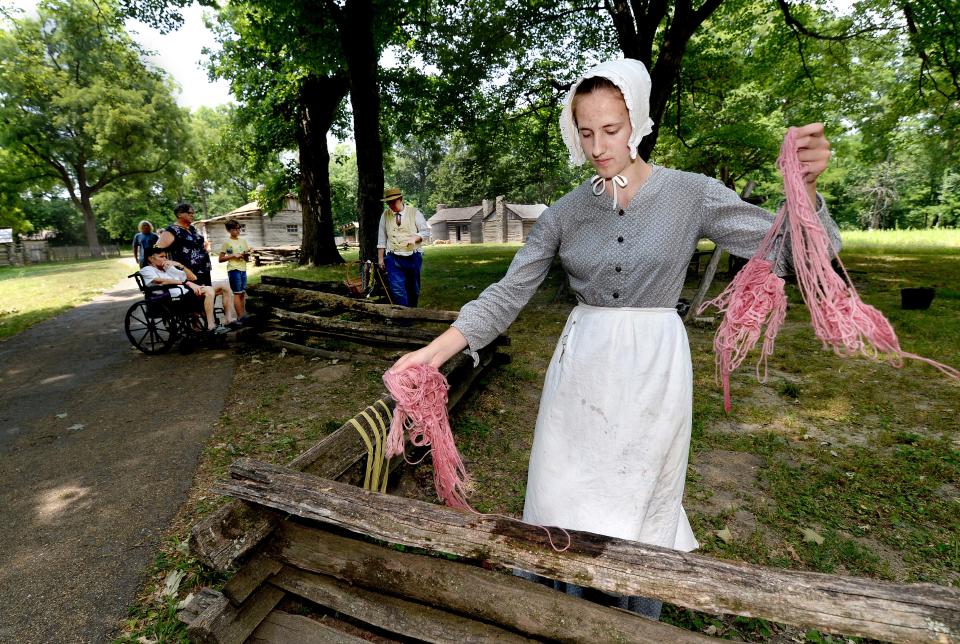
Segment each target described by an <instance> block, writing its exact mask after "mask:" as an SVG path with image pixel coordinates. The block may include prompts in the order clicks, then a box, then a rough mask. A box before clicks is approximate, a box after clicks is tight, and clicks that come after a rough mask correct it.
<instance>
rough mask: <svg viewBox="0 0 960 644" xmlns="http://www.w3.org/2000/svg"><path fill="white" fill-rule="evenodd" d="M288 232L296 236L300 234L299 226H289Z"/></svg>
mask: <svg viewBox="0 0 960 644" xmlns="http://www.w3.org/2000/svg"><path fill="white" fill-rule="evenodd" d="M287 232H288V233H292V234H294V235H296V234H297V233H298V232H300V226H299V224H287Z"/></svg>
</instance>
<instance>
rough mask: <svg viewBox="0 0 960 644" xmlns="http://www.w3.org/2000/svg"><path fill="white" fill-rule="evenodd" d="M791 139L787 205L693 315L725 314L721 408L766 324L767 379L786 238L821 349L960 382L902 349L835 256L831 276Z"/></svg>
mask: <svg viewBox="0 0 960 644" xmlns="http://www.w3.org/2000/svg"><path fill="white" fill-rule="evenodd" d="M796 138H797V137H796V132H795V130H794V129H793V128H790V129H789V130H788V131H787V135H786V137H785V138H784V141H783V145H782V146H781V148H780V157H779V158H778V159H777V167H779V168H780V171H781V173H782V174H783V185H784V192H785V193H786V201H785V202H784V204H783V206H782V207H781V208H780V211H779V212H778V213H777V217H776V219H775V220H774V222H773V225H772V226H771V228H770V231H769V232H768V233H767V235H766V237H765V238H764V240H763V242H762V243H761V244H760V247H759V248H758V249H757V252H756V253H755V254H754V256H753V258H752V259H750V261H749V262H747V265H746V266H745V267H744V268H743V269H741V271H740V272H739V273H738V274H737V276H736V277H735V278H734V280H733V281H732V282H731V283H730V285H729V286H727V288H726V289H724V291H723V292H722V293H721V294H720V295H719V296H718V297H716V298H715V299H713V300H711V301H709V302H705V303H704V304H703V305H702V306H701V307H700V309H699V311H698V312H702V311H703V310H704V309H706V308H707V307H708V306H714V307H716V308H717V309H718V310H719V311H720V312H722V313H724V318H723V322H722V323H721V324H720V327H719V328H718V329H717V334H716V336H715V337H714V342H713V346H714V351H715V353H716V365H717V374H718V376H719V377H720V379H721V381H722V383H723V406H724V409H725V410H726V411H727V412H728V413H729V411H730V374H731V373H732V372H733V371H734V370H735V369H736V368H737V367H739V366H740V364H741V363H742V362H743V360H744V358H746V354H747V353H748V352H749V351H750V350H751V349H752V348H753V347H754V346H755V345H756V343H757V341H758V340H759V337H760V332H761V329H762V327H763V325H764V324H766V325H767V328H766V332H765V333H764V342H763V349H762V350H761V353H760V360H759V362H758V363H757V377H758V379H759V380H760V381H761V382H763V381H764V380H765V379H766V362H767V358H768V357H769V356H770V355H771V354H772V353H773V347H774V340H775V338H776V335H777V332H778V331H779V330H780V327H781V326H782V324H783V321H784V318H785V316H786V296H785V295H784V290H783V280H782V279H780V278H779V277H777V276H776V275H774V274H773V272H772V269H773V262H772V261H771V260H770V259H769V258H770V257H771V255H772V254H773V253H774V250H775V249H774V247H775V246H777V243H776V239H777V238H778V236H779V235H780V234H781V232H786V233H787V235H788V237H789V240H790V244H791V251H792V258H793V266H794V270H795V271H796V275H797V284H798V285H799V288H800V293H801V295H802V296H803V299H804V302H806V305H807V308H808V309H809V310H810V321H811V323H812V324H813V330H814V333H815V334H816V336H817V338H819V339H820V341H821V342H822V343H823V346H824V348H826V347H831V348H832V349H833V351H834V352H835V353H836V354H837V355H839V356H841V357H849V356H853V355H857V354H861V355H864V356H867V357H869V358H873V359H875V360H880V361H886V362H889V363H890V364H891V365H892V366H894V367H901V366H903V359H904V358H912V359H915V360H920V361H922V362H926V363H927V364H930V365H932V366H934V367H936V368H937V369H939V370H940V371H942V372H943V373H944V374H946V375H947V376H949V377H952V378H956V379H958V380H960V371H957V370H956V369H954V368H953V367H950V366H947V365H944V364H941V363H939V362H936V361H935V360H930V359H928V358H923V357H921V356H918V355H915V354H912V353H906V352H904V351H903V350H901V349H900V343H899V341H898V340H897V335H896V333H895V332H894V330H893V327H892V326H891V325H890V322H889V321H888V320H887V319H886V318H885V317H884V316H883V314H882V313H881V312H880V311H878V310H877V309H876V308H874V307H872V306H870V305H869V304H866V303H864V302H863V300H861V299H860V296H859V294H858V293H857V290H856V289H855V288H854V287H853V282H852V281H851V280H850V277H849V275H847V272H846V269H845V268H843V263H842V262H840V258H839V257H838V258H837V261H838V262H840V267H841V268H842V269H843V273H844V276H845V277H846V281H844V279H843V278H841V277H840V275H838V274H837V272H836V271H835V270H833V267H832V266H831V264H830V260H831V247H830V239H829V237H828V236H827V232H826V230H824V227H823V224H822V223H821V222H820V219H819V217H817V214H816V213H815V212H814V210H813V207H812V206H811V204H810V199H809V197H808V194H807V189H806V184H805V182H804V179H803V167H802V164H801V162H800V160H799V158H798V157H797V143H796ZM761 366H763V369H764V373H763V374H762V375H761V373H760V367H761Z"/></svg>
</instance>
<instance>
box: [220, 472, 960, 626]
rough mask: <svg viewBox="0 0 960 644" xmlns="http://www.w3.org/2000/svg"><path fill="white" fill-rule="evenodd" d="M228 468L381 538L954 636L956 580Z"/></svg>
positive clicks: (699, 599)
mask: <svg viewBox="0 0 960 644" xmlns="http://www.w3.org/2000/svg"><path fill="white" fill-rule="evenodd" d="M230 473H231V475H232V476H234V477H235V478H234V480H229V481H223V482H221V483H219V484H217V485H216V486H214V491H215V492H217V493H219V494H228V495H231V496H235V497H237V498H240V499H244V500H246V501H250V502H253V503H258V504H261V505H264V506H267V507H271V508H275V509H278V510H281V511H283V512H287V513H289V514H294V515H297V516H299V517H303V518H306V519H311V520H314V521H321V522H323V523H327V524H332V525H336V526H339V527H341V528H345V529H347V530H350V531H353V532H356V533H360V534H364V535H367V536H370V537H373V538H375V539H380V540H383V541H387V542H389V543H398V544H403V545H407V546H414V547H418V548H425V549H427V550H429V551H431V552H436V553H447V554H453V555H458V556H461V557H467V558H470V559H479V560H483V561H488V562H491V563H494V564H499V565H502V566H507V567H516V568H520V569H522V570H528V571H530V572H534V573H537V574H541V575H545V576H548V577H551V578H553V579H559V580H561V581H567V582H573V583H576V584H580V585H582V586H589V587H592V588H597V589H599V590H604V591H608V592H614V593H620V594H624V595H644V596H648V597H656V598H657V599H661V600H663V601H668V602H671V603H674V604H679V605H681V606H686V607H688V608H693V609H696V610H702V611H707V612H712V613H732V614H735V615H743V616H746V617H761V618H764V619H771V620H775V621H778V622H785V623H787V624H795V625H799V626H804V627H814V628H818V629H822V630H826V631H830V632H839V633H844V634H849V635H859V636H864V637H873V638H877V639H881V640H891V641H898V642H900V641H902V642H930V641H934V642H948V641H950V640H955V639H957V638H958V637H960V589H956V588H946V587H942V586H936V585H933V584H891V583H886V582H879V581H874V580H871V579H859V578H854V577H839V576H832V575H825V574H822V573H811V572H799V571H791V570H780V569H769V568H763V567H760V566H753V565H748V564H737V563H732V562H727V561H719V560H715V559H711V558H709V557H705V556H702V555H696V554H691V553H685V552H679V551H676V550H670V549H668V548H660V547H656V546H650V545H646V544H641V543H637V542H634V541H627V540H625V539H616V538H613V537H605V536H601V535H595V534H592V533H589V532H580V531H575V530H570V531H569V534H570V537H571V546H570V548H569V549H568V550H567V551H566V552H562V553H558V552H555V551H554V550H553V549H552V548H551V547H550V546H549V545H548V544H547V537H546V535H545V533H544V531H543V530H542V529H540V528H538V527H536V526H531V525H527V524H525V523H523V522H521V521H518V520H513V519H507V518H504V517H501V516H484V515H478V514H471V513H469V512H463V511H456V510H451V509H450V508H445V507H442V506H438V505H432V504H429V503H423V502H421V501H413V500H408V499H402V498H398V497H392V496H389V495H385V494H375V493H371V492H366V491H365V490H361V489H358V488H354V487H351V486H347V485H343V484H341V483H337V482H336V481H330V480H323V479H319V478H318V477H315V476H310V475H308V474H303V473H300V472H295V471H292V470H289V469H286V468H283V467H278V466H275V465H270V464H267V463H261V462H259V461H255V460H253V459H239V460H238V461H236V462H234V464H233V465H232V466H231V468H230ZM553 534H554V538H555V540H556V539H559V540H561V541H563V539H564V538H563V536H562V535H560V534H559V532H558V531H557V530H553Z"/></svg>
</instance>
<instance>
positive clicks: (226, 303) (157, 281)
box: [140, 246, 236, 335]
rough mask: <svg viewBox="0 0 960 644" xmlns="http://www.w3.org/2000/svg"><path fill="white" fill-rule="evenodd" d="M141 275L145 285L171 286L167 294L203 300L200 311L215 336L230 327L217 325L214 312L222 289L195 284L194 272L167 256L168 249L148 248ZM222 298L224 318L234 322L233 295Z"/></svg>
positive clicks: (226, 294)
mask: <svg viewBox="0 0 960 644" xmlns="http://www.w3.org/2000/svg"><path fill="white" fill-rule="evenodd" d="M140 275H142V276H143V283H144V285H145V286H170V287H172V288H170V289H169V291H170V296H171V297H173V298H174V299H177V298H179V297H181V296H183V295H186V294H188V293H190V294H192V295H194V296H196V297H197V298H199V299H201V300H203V312H204V315H205V316H206V318H207V329H208V331H209V332H210V333H212V334H215V335H221V334H223V333H227V332H229V330H230V329H228V328H227V327H225V326H223V325H219V324H217V319H216V316H215V315H214V313H213V306H214V301H215V300H216V298H217V295H218V293H221V292H222V291H223V290H224V289H223V288H222V287H214V286H204V285H202V284H197V283H196V282H195V280H196V279H197V276H196V275H195V274H194V273H193V271H191V270H190V269H189V268H187V267H186V266H184V265H183V264H181V263H180V262H175V261H173V260H170V259H167V252H166V250H164V249H163V248H157V247H156V246H154V247H153V248H151V249H149V250H148V251H147V265H146V266H144V267H143V268H141V269H140ZM228 290H229V289H228ZM222 300H223V310H224V313H225V314H226V316H227V321H228V322H229V324H230V325H233V324H236V315H235V314H234V310H233V297H232V294H231V293H227V292H223V293H222Z"/></svg>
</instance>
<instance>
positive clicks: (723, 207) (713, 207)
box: [453, 166, 839, 550]
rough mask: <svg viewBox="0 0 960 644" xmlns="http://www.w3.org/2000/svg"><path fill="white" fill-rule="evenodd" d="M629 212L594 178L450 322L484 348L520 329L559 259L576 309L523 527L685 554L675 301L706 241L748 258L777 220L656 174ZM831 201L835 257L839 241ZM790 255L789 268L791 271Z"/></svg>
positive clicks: (713, 189)
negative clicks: (519, 320)
mask: <svg viewBox="0 0 960 644" xmlns="http://www.w3.org/2000/svg"><path fill="white" fill-rule="evenodd" d="M652 169H653V172H652V173H651V175H650V177H649V178H648V179H647V181H646V182H645V183H644V184H643V185H642V186H640V188H639V189H638V190H637V192H636V194H635V195H634V196H633V199H632V200H631V202H630V203H629V204H628V206H627V207H626V208H614V207H613V204H612V200H611V198H610V196H609V195H607V194H606V193H603V194H601V195H599V196H597V195H594V194H593V190H592V187H591V185H590V182H584V183H583V184H582V185H580V186H578V187H577V188H575V189H574V190H573V191H571V192H570V193H568V194H567V195H565V196H564V197H562V198H561V199H559V200H558V201H557V202H556V203H555V204H553V205H552V206H551V207H550V208H548V209H547V210H546V211H544V213H543V214H542V215H541V216H540V219H539V220H538V221H537V223H536V225H535V226H534V227H533V229H532V230H531V232H530V235H529V238H528V239H527V242H526V244H525V245H524V247H523V248H521V249H520V250H519V251H518V252H517V254H516V255H515V257H514V259H513V262H512V263H511V265H510V267H509V269H508V270H507V274H506V275H505V276H504V278H503V279H501V280H500V281H499V282H497V283H496V284H493V285H491V286H490V287H488V288H487V289H486V290H484V291H483V293H481V294H480V297H478V298H477V299H476V300H474V301H472V302H469V303H468V304H466V305H464V306H463V308H462V309H461V311H460V315H459V317H458V319H457V320H456V321H455V322H454V323H453V325H454V326H455V327H456V328H457V329H459V330H460V331H461V332H462V333H463V335H464V337H466V339H467V342H468V343H469V347H470V349H471V350H473V351H475V350H477V349H479V348H481V347H483V346H485V345H486V344H488V343H489V342H490V341H492V340H493V339H494V338H495V337H497V335H499V334H500V333H502V332H503V331H504V330H506V328H507V327H508V326H509V325H510V323H512V322H513V320H514V319H516V316H517V315H518V314H519V312H520V309H521V308H522V307H523V306H524V305H525V304H526V303H527V302H528V301H529V300H530V298H531V297H532V296H533V294H534V292H535V291H536V289H537V287H538V286H539V285H540V284H541V283H542V281H543V279H544V278H545V277H546V274H547V272H548V271H549V268H550V264H551V262H552V261H553V258H554V256H556V255H557V254H559V256H560V259H561V261H562V264H563V268H564V270H565V271H566V273H567V275H568V277H569V280H570V287H571V289H572V290H573V292H574V293H575V295H576V298H577V301H578V303H579V305H578V306H577V307H575V308H574V310H573V311H572V312H571V314H570V317H569V318H568V320H567V324H566V326H565V328H564V330H563V332H562V333H561V336H560V338H559V340H558V342H557V345H556V347H555V350H554V354H553V358H552V360H551V363H550V366H549V368H548V370H547V375H546V379H545V382H544V388H543V393H542V396H541V401H540V410H539V414H538V417H537V426H536V430H535V435H534V444H533V449H532V451H531V456H530V466H529V469H528V480H527V493H526V500H525V506H524V520H525V521H529V522H531V523H538V524H541V525H557V526H562V527H565V528H572V529H578V530H587V531H590V532H595V533H598V534H606V535H609V536H614V537H620V538H626V539H632V540H637V541H642V542H645V543H652V544H655V545H661V546H665V547H670V548H676V549H680V550H693V549H695V548H696V547H697V542H696V539H695V538H694V536H693V532H692V530H691V529H690V525H689V523H688V522H687V519H686V515H685V514H684V512H683V508H682V507H681V501H682V497H683V487H684V481H685V474H686V466H687V457H688V452H689V444H690V427H691V414H692V366H691V361H690V352H689V347H688V344H687V337H686V331H685V330H684V328H683V324H682V322H681V320H680V318H679V316H678V315H677V314H676V311H675V309H674V305H675V304H676V302H677V299H678V298H679V296H680V291H681V289H682V287H683V282H684V278H685V276H686V270H687V265H688V264H689V261H690V257H691V256H692V254H693V252H694V250H695V249H696V245H697V241H698V240H699V239H700V238H704V237H705V238H709V239H712V240H713V241H715V242H716V243H717V244H718V245H719V246H720V247H722V248H724V249H725V250H727V251H729V252H730V253H732V254H734V255H738V256H741V257H750V256H751V255H752V254H753V252H754V251H755V250H756V248H757V247H758V246H759V244H760V242H761V241H762V239H763V237H764V236H765V235H766V233H767V231H768V230H769V228H770V224H771V222H772V221H773V215H772V214H771V213H769V212H767V211H766V210H764V209H762V208H758V207H756V206H753V205H751V204H748V203H746V202H744V201H742V200H741V199H740V198H739V197H738V196H737V194H736V193H734V192H733V191H731V190H729V189H728V188H726V187H725V186H724V185H723V184H721V183H720V182H718V181H716V180H714V179H710V178H707V177H704V176H702V175H698V174H693V173H689V172H681V171H677V170H670V169H667V168H663V167H660V166H652ZM818 201H819V202H820V208H819V210H818V214H819V215H820V218H821V221H823V222H824V225H825V227H826V229H827V231H828V234H829V235H830V237H831V239H832V241H833V243H834V247H835V248H839V231H838V229H837V227H836V225H835V224H834V223H833V221H832V219H830V217H829V215H828V214H827V211H826V208H825V207H824V206H823V204H822V200H820V199H818ZM788 256H789V253H788V252H785V253H781V254H780V258H779V259H780V260H781V261H780V262H779V271H780V272H782V271H784V270H786V269H787V268H788V266H786V265H785V260H784V257H788Z"/></svg>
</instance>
